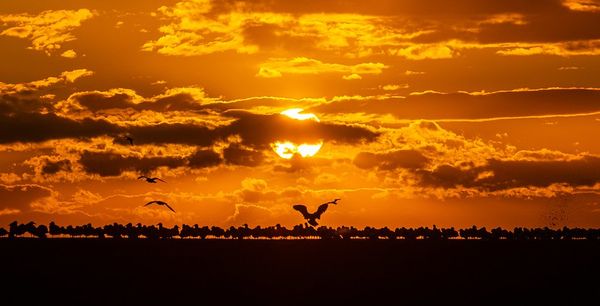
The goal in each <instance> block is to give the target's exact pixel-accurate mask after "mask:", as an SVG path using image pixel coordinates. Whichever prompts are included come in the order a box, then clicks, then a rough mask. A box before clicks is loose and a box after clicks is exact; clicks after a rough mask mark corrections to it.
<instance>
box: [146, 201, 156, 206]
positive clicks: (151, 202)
mask: <svg viewBox="0 0 600 306" xmlns="http://www.w3.org/2000/svg"><path fill="white" fill-rule="evenodd" d="M153 203H158V201H150V202H148V203H146V205H144V206H148V205H150V204H153Z"/></svg>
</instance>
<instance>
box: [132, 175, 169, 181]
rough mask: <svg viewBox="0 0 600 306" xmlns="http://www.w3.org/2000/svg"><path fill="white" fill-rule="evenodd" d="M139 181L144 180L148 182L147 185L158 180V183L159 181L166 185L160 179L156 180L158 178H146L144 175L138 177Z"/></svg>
mask: <svg viewBox="0 0 600 306" xmlns="http://www.w3.org/2000/svg"><path fill="white" fill-rule="evenodd" d="M141 179H145V180H146V182H148V183H156V181H157V180H158V181H161V182H163V183H166V182H165V181H163V180H161V179H160V178H158V177H147V176H145V175H140V177H138V180H141Z"/></svg>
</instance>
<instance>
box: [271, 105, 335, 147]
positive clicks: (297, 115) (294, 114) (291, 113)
mask: <svg viewBox="0 0 600 306" xmlns="http://www.w3.org/2000/svg"><path fill="white" fill-rule="evenodd" d="M302 110H303V109H301V108H291V109H288V110H285V111H283V112H281V114H282V115H286V116H288V117H290V118H292V119H296V120H315V121H317V122H319V118H317V116H316V115H315V114H303V113H302ZM321 146H323V141H319V142H318V143H302V144H296V143H293V142H291V141H276V142H274V143H272V144H271V147H272V148H273V151H275V153H277V155H279V156H280V157H281V158H285V159H290V158H292V157H293V156H294V154H298V155H300V156H302V157H310V156H314V155H315V154H317V152H319V150H320V149H321Z"/></svg>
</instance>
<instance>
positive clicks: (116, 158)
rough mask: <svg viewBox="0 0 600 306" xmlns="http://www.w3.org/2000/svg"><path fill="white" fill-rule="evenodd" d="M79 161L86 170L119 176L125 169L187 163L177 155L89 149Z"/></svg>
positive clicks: (143, 169) (140, 170)
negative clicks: (93, 150) (162, 155)
mask: <svg viewBox="0 0 600 306" xmlns="http://www.w3.org/2000/svg"><path fill="white" fill-rule="evenodd" d="M79 162H80V163H81V165H82V166H83V169H84V170H85V171H86V172H88V173H91V174H98V175H100V176H118V175H120V174H121V173H123V172H124V171H136V172H140V173H147V172H149V171H152V170H155V169H156V168H158V167H169V168H177V167H181V166H184V165H185V160H184V159H182V158H177V157H146V158H144V157H135V156H121V155H119V154H114V153H104V152H89V151H85V152H83V154H81V158H80V160H79Z"/></svg>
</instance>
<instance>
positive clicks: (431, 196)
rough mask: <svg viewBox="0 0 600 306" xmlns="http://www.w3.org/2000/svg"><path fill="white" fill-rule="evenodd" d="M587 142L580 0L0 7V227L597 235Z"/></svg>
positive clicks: (595, 57)
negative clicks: (308, 223)
mask: <svg viewBox="0 0 600 306" xmlns="http://www.w3.org/2000/svg"><path fill="white" fill-rule="evenodd" d="M290 109H292V111H287V112H286V110H290ZM294 109H295V110H294ZM282 112H285V113H282ZM311 114H312V115H311ZM599 135H600V1H596V0H563V1H560V0H504V1H498V0H457V1H446V0H433V1H422V0H381V1H379V0H372V1H363V0H344V1H342V0H328V1H309V0H297V1H283V0H257V1H247V2H244V1H217V0H213V1H211V0H182V1H167V0H165V1H159V0H156V1H148V0H144V1H142V0H135V1H113V0H106V1H99V0H97V1H91V0H77V1H75V0H61V1H58V0H45V1H36V0H4V1H1V2H0V196H1V197H2V202H1V203H0V225H2V226H5V225H6V224H7V223H9V222H11V221H13V220H19V221H21V222H27V221H31V220H33V221H36V222H49V221H52V220H54V221H55V222H57V223H62V224H67V223H69V224H84V223H89V222H91V223H93V224H94V225H102V224H106V223H112V222H119V223H128V222H132V223H134V224H135V223H138V222H141V223H145V224H154V223H157V222H162V223H164V224H181V223H188V224H190V223H191V224H193V223H198V224H203V225H218V226H230V225H236V226H237V225H241V224H244V223H247V224H249V225H251V226H255V225H262V226H268V225H275V224H277V223H279V224H281V225H285V226H293V225H295V224H299V223H303V222H304V221H303V219H302V217H301V215H300V214H299V213H298V212H297V211H294V210H293V209H292V205H293V204H298V203H303V204H306V205H307V206H308V207H309V210H312V209H314V208H315V207H316V206H317V205H318V204H321V203H324V202H327V201H329V200H332V199H333V198H341V199H342V200H341V201H340V203H339V205H337V206H331V207H330V209H329V210H328V211H327V212H326V213H325V214H324V216H323V218H322V219H321V220H320V223H321V224H322V225H327V226H340V225H353V226H358V227H363V226H366V225H370V226H388V227H401V226H407V227H408V226H432V225H433V224H435V225H437V226H444V227H446V226H448V227H449V226H455V227H467V226H471V225H474V224H475V225H478V226H486V227H495V226H503V227H509V228H512V227H514V226H528V227H532V226H549V227H562V226H572V227H574V226H578V227H598V226H599V225H600V138H599ZM126 136H129V137H131V138H133V139H134V145H130V144H129V143H128V141H127V140H126V139H125V137H126ZM303 144H304V146H302V147H299V146H300V145H303ZM319 146H320V147H319ZM277 151H278V152H277ZM317 151H318V152H317ZM315 152H316V153H315ZM301 153H302V154H301ZM311 154H314V155H312V156H310V155H311ZM302 155H304V156H302ZM140 175H148V176H156V177H160V178H162V179H163V180H165V181H166V182H167V183H162V182H158V183H156V184H150V183H146V182H144V181H143V180H137V178H138V176H140ZM151 200H162V201H166V202H168V203H169V204H170V205H171V206H172V207H173V208H174V209H175V210H176V213H173V212H171V211H169V210H168V209H166V208H165V207H161V206H149V207H143V205H144V204H145V203H146V202H148V201H151Z"/></svg>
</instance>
